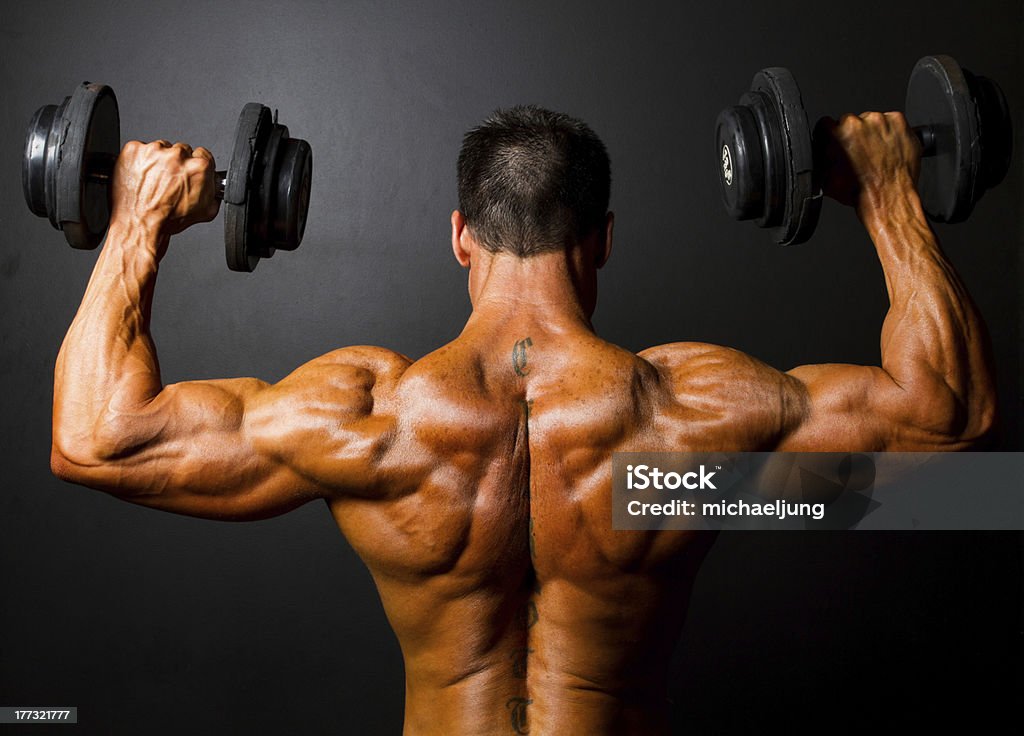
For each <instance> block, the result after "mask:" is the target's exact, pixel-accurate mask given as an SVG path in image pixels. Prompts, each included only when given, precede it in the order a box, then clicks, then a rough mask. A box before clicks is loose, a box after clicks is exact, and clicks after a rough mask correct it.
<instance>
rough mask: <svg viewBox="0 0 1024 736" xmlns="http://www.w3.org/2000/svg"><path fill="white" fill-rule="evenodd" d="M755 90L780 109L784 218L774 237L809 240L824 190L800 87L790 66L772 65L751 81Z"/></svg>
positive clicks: (782, 242)
mask: <svg viewBox="0 0 1024 736" xmlns="http://www.w3.org/2000/svg"><path fill="white" fill-rule="evenodd" d="M751 92H754V93H756V92H759V93H761V94H763V95H765V96H766V97H767V98H768V99H769V100H770V101H771V103H772V104H773V105H774V106H775V108H776V114H777V118H776V121H774V122H775V124H776V125H777V126H778V129H779V134H780V138H779V140H780V141H781V143H782V157H781V160H780V162H779V167H780V168H781V171H780V172H779V173H780V176H779V177H778V178H777V181H780V182H781V183H782V186H783V189H782V191H781V192H780V193H779V199H780V205H781V221H780V222H779V223H778V224H777V225H775V226H774V227H772V225H771V224H770V223H766V226H769V227H771V229H772V237H773V238H774V239H775V242H776V243H779V244H780V245H795V244H798V243H803V242H806V241H807V239H808V238H810V236H811V234H812V233H813V232H814V228H815V227H816V226H817V224H818V215H819V213H820V212H821V192H820V188H819V187H818V182H817V177H816V176H815V172H814V152H813V148H812V145H811V131H810V127H809V126H808V124H807V112H806V111H805V110H804V103H803V99H802V98H801V96H800V88H799V87H798V86H797V83H796V80H795V79H794V78H793V75H792V74H791V73H790V72H789V70H788V69H784V68H782V67H770V68H767V69H762V70H761V71H760V72H758V73H757V74H756V75H754V80H753V82H752V83H751Z"/></svg>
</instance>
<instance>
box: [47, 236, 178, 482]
mask: <svg viewBox="0 0 1024 736" xmlns="http://www.w3.org/2000/svg"><path fill="white" fill-rule="evenodd" d="M166 237H167V236H165V235H163V234H161V233H160V232H159V231H158V230H156V229H152V228H147V227H146V226H145V225H143V224H134V225H128V224H126V223H119V222H117V221H116V220H115V221H114V222H113V223H112V224H111V227H110V230H109V232H108V233H107V238H106V242H105V243H104V246H103V250H102V251H101V252H100V255H99V258H98V260H97V262H96V267H95V268H94V270H93V273H92V277H91V278H90V280H89V285H88V287H87V288H86V291H85V296H84V297H83V299H82V303H81V306H80V307H79V309H78V313H77V314H76V315H75V319H74V321H73V322H72V323H71V327H70V329H69V330H68V333H67V336H66V337H65V339H64V344H63V345H62V346H61V350H60V353H59V355H58V357H57V365H56V371H55V380H54V407H53V429H54V432H53V437H54V449H55V451H57V452H59V453H60V454H61V455H62V456H63V457H65V458H67V459H69V460H71V461H72V462H76V463H81V464H85V465H88V464H90V463H91V462H94V461H95V460H97V459H98V458H97V457H96V455H97V454H98V455H101V456H113V455H116V454H117V453H118V452H119V451H121V450H123V449H125V448H124V447H121V446H120V445H123V444H124V443H131V441H132V437H131V434H132V433H131V432H130V431H129V432H126V431H125V429H126V428H125V424H126V423H130V421H131V417H132V414H133V412H136V411H137V410H138V409H139V407H141V406H144V405H145V403H146V402H147V401H149V400H150V399H152V398H153V397H154V396H156V395H157V394H158V393H159V392H160V389H161V382H160V370H159V366H158V363H157V358H156V352H155V349H154V347H153V343H152V340H151V339H150V336H149V318H150V308H151V305H152V299H153V288H154V285H155V281H156V272H157V262H158V260H159V258H158V255H159V253H160V252H161V251H162V248H164V247H166Z"/></svg>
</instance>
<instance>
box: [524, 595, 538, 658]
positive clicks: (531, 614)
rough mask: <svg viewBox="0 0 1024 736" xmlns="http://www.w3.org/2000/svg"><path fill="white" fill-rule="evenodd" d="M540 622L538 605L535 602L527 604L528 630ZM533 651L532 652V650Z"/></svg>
mask: <svg viewBox="0 0 1024 736" xmlns="http://www.w3.org/2000/svg"><path fill="white" fill-rule="evenodd" d="M539 620H540V614H539V613H537V604H536V603H535V602H534V601H527V602H526V628H528V629H529V628H532V627H533V625H534V624H535V623H537V621H539ZM530 651H532V650H530Z"/></svg>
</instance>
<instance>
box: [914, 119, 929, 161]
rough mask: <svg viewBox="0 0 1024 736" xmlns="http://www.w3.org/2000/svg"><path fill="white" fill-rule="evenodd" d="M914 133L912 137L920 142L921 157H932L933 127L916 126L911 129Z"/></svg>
mask: <svg viewBox="0 0 1024 736" xmlns="http://www.w3.org/2000/svg"><path fill="white" fill-rule="evenodd" d="M911 130H912V131H914V135H916V136H917V139H918V140H919V141H921V155H922V156H934V155H935V126H933V125H917V126H915V127H913V128H911Z"/></svg>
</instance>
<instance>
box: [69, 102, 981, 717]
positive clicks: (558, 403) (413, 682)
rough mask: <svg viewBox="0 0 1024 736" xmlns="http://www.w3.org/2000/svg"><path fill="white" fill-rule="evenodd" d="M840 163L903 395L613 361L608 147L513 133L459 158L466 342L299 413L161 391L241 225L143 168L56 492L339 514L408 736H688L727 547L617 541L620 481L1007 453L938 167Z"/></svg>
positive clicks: (882, 150)
mask: <svg viewBox="0 0 1024 736" xmlns="http://www.w3.org/2000/svg"><path fill="white" fill-rule="evenodd" d="M821 134H822V135H826V136H829V138H830V139H831V163H830V165H829V171H828V176H827V181H826V191H827V193H828V194H830V195H831V196H833V197H835V198H837V199H839V200H840V201H843V202H846V203H848V204H850V205H853V206H855V207H856V208H857V213H858V214H859V216H860V218H861V220H862V221H863V223H864V225H865V227H866V228H867V230H868V233H869V234H870V236H871V238H872V240H873V241H874V244H875V247H876V249H877V251H878V256H879V258H880V260H881V263H882V266H883V268H884V270H885V278H886V285H887V288H888V292H889V298H890V302H891V307H890V310H889V313H888V316H887V317H886V319H885V324H884V326H883V328H882V361H881V362H882V365H881V367H861V366H853V365H819V366H804V367H800V368H796V369H794V370H792V371H789V372H788V373H782V372H779V371H777V370H775V369H773V368H770V367H769V366H767V365H764V364H763V363H760V362H758V361H757V360H755V359H753V358H751V357H749V356H747V355H744V354H742V353H739V352H737V351H735V350H730V349H728V348H723V347H718V346H715V345H705V344H694V343H674V344H670V345H662V346H659V347H655V348H651V349H649V350H646V351H644V352H642V353H640V354H638V355H634V354H632V353H630V352H628V351H626V350H623V349H621V348H619V347H616V346H615V345H611V344H609V343H607V342H605V341H603V340H601V338H599V337H598V336H597V335H596V334H594V330H593V328H592V326H591V323H590V316H591V314H592V313H593V310H594V305H595V300H596V298H597V270H598V269H599V268H601V267H602V266H603V265H604V264H605V262H606V261H607V260H608V256H609V253H610V252H611V247H612V223H613V219H612V215H611V213H609V212H608V211H607V208H608V196H609V179H610V177H609V163H608V157H607V155H606V153H605V149H604V146H603V145H602V143H601V142H600V140H599V139H598V138H597V137H596V136H595V135H594V133H593V132H592V131H591V130H590V128H589V127H587V126H586V125H585V124H583V123H582V122H580V121H577V120H574V119H572V118H569V117H567V116H565V115H560V114H556V113H552V112H549V111H546V110H541V109H537V108H514V109H512V110H508V111H504V112H500V113H498V114H496V115H495V116H494V117H492V118H491V119H489V120H487V121H486V122H485V123H483V124H482V125H481V126H480V127H478V128H475V129H474V130H472V131H470V132H469V133H468V134H467V135H466V138H465V142H464V145H463V148H462V152H461V154H460V157H459V201H460V209H459V210H457V211H455V212H453V213H452V216H451V225H452V249H453V251H454V253H455V258H456V259H457V260H458V262H459V263H460V264H462V266H464V267H465V268H467V269H468V272H469V296H470V299H471V301H472V304H473V312H472V315H471V317H470V318H469V321H468V322H467V323H466V326H465V328H464V329H463V331H462V333H461V334H460V335H459V337H458V338H456V339H455V340H454V341H452V342H451V343H449V344H447V345H445V346H443V347H441V348H439V349H438V350H436V351H435V352H433V353H430V354H429V355H427V356H425V357H423V358H421V359H419V360H417V361H410V360H409V359H407V358H405V357H403V356H401V355H398V354H396V353H393V352H391V351H388V350H384V349H381V348H373V347H351V348H343V349H340V350H335V351H334V352H331V353H328V354H327V355H325V356H323V357H321V358H318V359H316V360H314V361H312V362H310V363H307V364H306V365H304V366H302V367H300V368H299V369H297V370H296V371H295V372H294V373H292V374H291V375H289V376H288V377H287V378H285V379H284V380H282V381H280V382H279V383H277V384H273V385H269V384H267V383H264V382H263V381H260V380H257V379H255V378H241V379H234V380H213V381H188V382H184V383H178V384H172V385H167V386H165V385H164V384H163V382H162V381H161V379H160V371H159V367H158V365H157V357H156V350H155V347H154V345H153V341H152V339H151V337H150V335H149V318H150V306H151V304H152V297H153V289H154V285H155V281H156V274H157V265H158V264H159V262H160V259H161V257H162V256H163V255H164V253H165V251H166V249H167V246H168V241H169V239H170V237H171V236H172V235H173V234H175V233H177V232H180V231H181V230H183V229H184V228H186V227H188V226H189V225H190V224H192V223H194V222H198V221H203V220H208V219H210V218H211V217H213V215H214V214H215V212H216V208H217V205H216V202H215V200H214V197H213V192H214V186H213V171H214V165H213V159H212V157H211V156H210V154H209V153H208V152H207V151H205V150H203V149H201V148H199V149H196V150H194V151H193V150H192V149H190V148H189V147H188V146H186V145H183V144H175V145H173V146H171V145H168V144H167V143H165V142H157V143H150V144H148V145H143V144H141V143H129V144H128V145H127V146H125V148H124V150H123V151H122V153H121V156H120V158H119V159H118V162H117V166H116V171H115V174H114V184H113V192H114V207H113V217H112V221H111V226H110V231H109V233H108V236H107V239H106V243H105V245H104V247H103V250H102V252H101V253H100V256H99V260H98V261H97V264H96V268H95V271H94V273H93V275H92V279H91V280H90V282H89V285H88V288H87V290H86V293H85V297H84V299H83V301H82V305H81V308H80V309H79V311H78V314H77V316H76V317H75V320H74V322H73V323H72V325H71V328H70V330H69V331H68V334H67V337H66V339H65V341H64V345H63V347H62V349H61V352H60V355H59V357H58V360H57V367H56V386H55V392H54V413H53V452H52V458H53V460H52V465H53V471H54V472H55V473H56V474H57V475H58V476H60V477H61V478H64V479H67V480H70V481H73V482H76V483H81V484H83V485H87V486H91V487H94V488H98V489H101V490H104V491H107V492H109V493H112V494H114V495H116V496H118V497H120V498H124V499H125V500H128V501H132V502H134V503H139V504H143V505H146V506H151V507H155V508H159V509H164V510H167V511H174V512H177V513H182V514H190V515H193V516H201V517H208V518H215V519H258V518H265V517H268V516H273V515H275V514H281V513H284V512H286V511H288V510H290V509H293V508H295V507H297V506H299V505H300V504H304V503H306V502H308V501H311V500H313V499H323V500H324V501H325V502H326V504H327V506H328V508H329V509H330V511H331V514H332V515H333V516H334V519H335V520H336V521H337V524H338V527H339V528H340V529H341V531H342V533H343V534H344V535H345V536H346V537H347V539H348V540H349V542H350V543H351V544H352V546H353V547H354V548H355V550H356V551H357V552H358V553H359V555H360V556H361V557H362V559H363V560H364V561H365V563H366V565H367V566H368V567H369V569H370V571H371V573H372V574H373V578H374V580H375V581H376V584H377V586H378V588H379V590H380V595H381V599H382V601H383V604H384V608H385V610H386V611H387V615H388V618H389V620H390V623H391V625H392V626H393V627H394V630H395V632H396V634H397V636H398V639H399V642H400V644H401V648H402V654H403V657H404V660H405V674H406V704H405V733H406V734H408V735H410V736H411V735H412V734H510V733H527V732H529V733H531V734H533V735H534V736H540V735H542V734H658V733H664V732H666V731H667V729H668V708H667V704H666V679H667V678H666V675H667V667H668V662H669V658H670V655H671V652H672V648H673V644H674V642H675V639H676V637H677V635H678V634H679V629H680V626H681V623H682V621H683V618H684V614H685V611H686V606H687V599H688V596H689V593H690V589H691V587H692V583H693V580H694V576H695V573H696V570H697V568H698V566H699V564H700V562H701V560H702V558H703V556H704V555H705V552H706V551H707V549H708V546H709V542H710V540H709V538H708V537H707V536H706V535H702V534H695V533H687V532H671V531H659V532H644V531H613V530H612V529H611V498H610V497H611V457H612V453H613V452H618V451H661V450H722V451H724V450H729V451H741V450H775V449H777V450H837V451H839V450H842V451H848V450H947V449H950V450H951V449H963V448H967V447H970V446H972V445H973V444H975V443H977V442H978V441H979V440H980V439H982V438H983V437H984V436H985V435H986V434H987V433H988V432H989V430H990V428H991V426H992V423H993V414H994V406H995V401H994V395H993V389H992V385H993V381H992V376H991V367H990V364H989V359H988V356H987V346H986V343H985V338H984V337H983V334H984V330H983V327H982V324H981V320H980V318H979V316H978V314H977V312H976V311H975V308H974V306H973V305H972V304H971V301H970V299H969V298H968V296H967V293H966V292H965V290H964V287H963V285H962V284H961V283H960V281H959V280H958V279H957V277H956V275H955V274H954V273H953V269H952V267H951V266H950V264H949V262H948V261H947V260H946V259H945V258H944V257H943V255H942V253H941V252H940V250H939V247H938V245H937V243H936V239H935V236H934V234H933V233H932V232H931V230H930V229H929V227H928V224H927V222H926V220H925V218H924V216H923V214H922V211H921V206H920V203H919V201H918V197H917V194H916V192H915V179H916V175H917V170H918V160H919V155H920V151H919V145H918V143H917V142H916V139H915V138H914V137H913V136H912V135H911V134H909V132H908V129H907V125H906V123H905V122H904V120H903V118H902V117H901V116H900V115H899V114H896V113H891V114H886V115H882V114H878V113H869V114H865V115H862V116H860V117H855V116H847V117H844V118H843V119H842V120H841V121H839V122H838V123H837V124H833V125H831V126H826V128H825V129H824V130H823V131H822V133H821Z"/></svg>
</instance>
